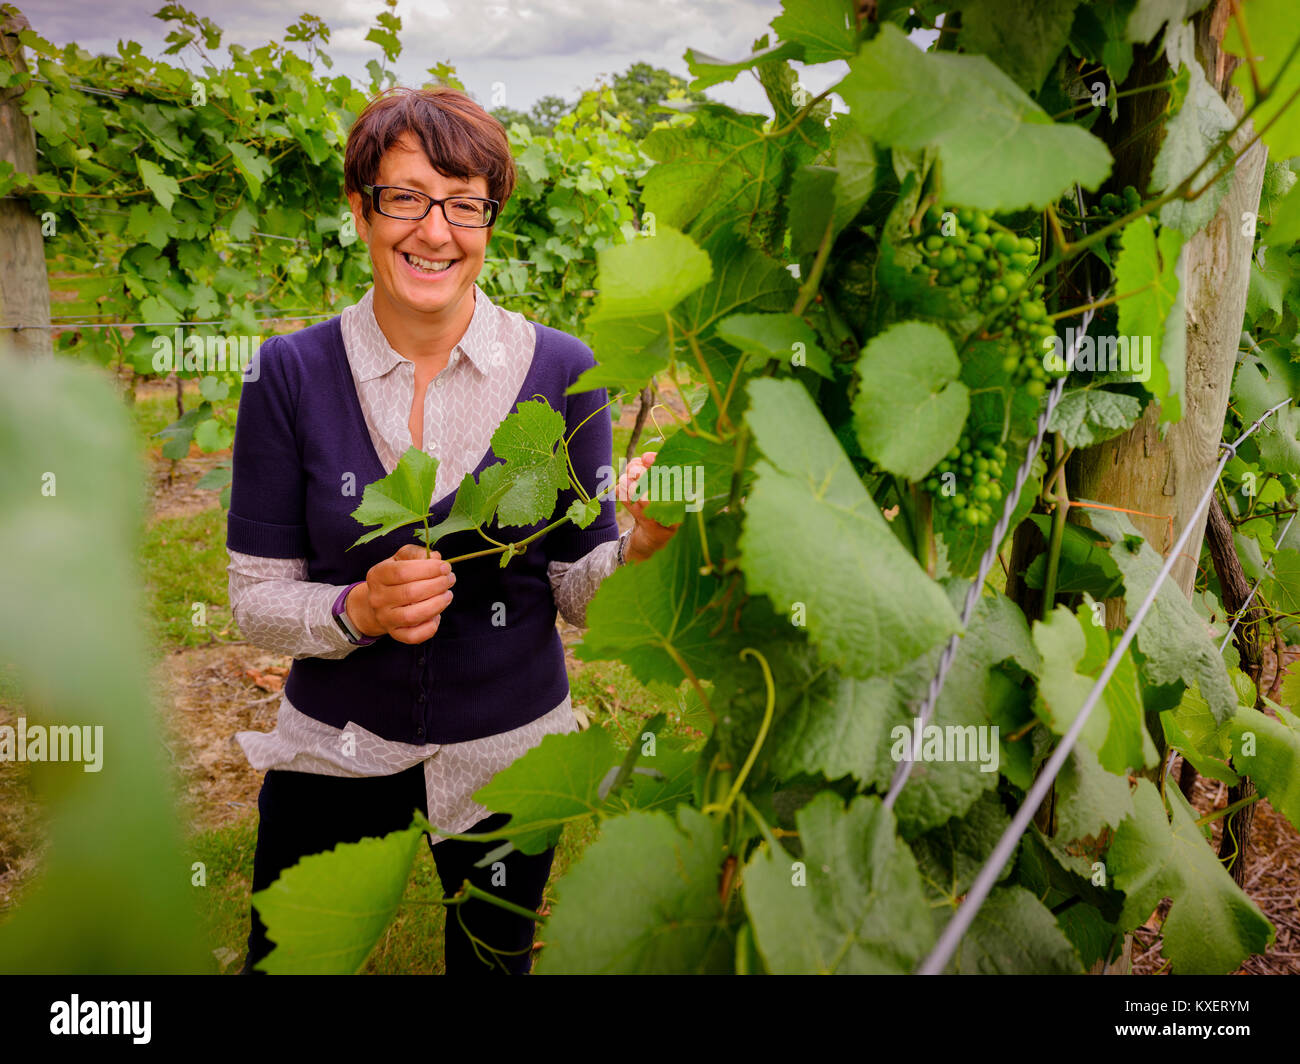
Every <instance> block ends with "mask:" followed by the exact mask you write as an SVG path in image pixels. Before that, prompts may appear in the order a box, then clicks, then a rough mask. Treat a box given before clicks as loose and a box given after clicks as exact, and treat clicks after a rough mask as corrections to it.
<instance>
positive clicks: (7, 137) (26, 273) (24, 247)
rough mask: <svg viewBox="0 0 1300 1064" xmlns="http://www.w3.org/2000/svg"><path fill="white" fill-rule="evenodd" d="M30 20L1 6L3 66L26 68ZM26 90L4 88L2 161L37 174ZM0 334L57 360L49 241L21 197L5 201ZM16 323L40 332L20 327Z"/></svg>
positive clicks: (14, 347)
mask: <svg viewBox="0 0 1300 1064" xmlns="http://www.w3.org/2000/svg"><path fill="white" fill-rule="evenodd" d="M28 28H29V24H28V22H27V19H26V18H24V17H23V15H22V14H21V13H20V12H18V11H17V10H15V9H14V8H0V50H3V53H4V55H3V57H0V62H3V63H5V64H14V65H15V66H17V67H18V68H19V69H20V70H25V69H26V63H25V61H24V60H23V52H22V45H21V44H20V43H19V41H18V34H19V32H20V31H22V30H25V29H28ZM20 96H21V92H20V90H18V89H16V88H14V87H12V86H10V87H8V88H4V89H0V162H7V163H11V164H12V165H13V167H14V168H15V169H16V170H18V171H20V172H22V173H29V174H30V173H35V172H36V138H35V136H34V135H33V133H32V127H31V123H30V122H28V120H27V116H26V115H25V114H23V112H22V108H21V107H20V106H19V97H20ZM0 323H3V328H0V335H3V337H4V341H5V344H6V346H7V347H8V349H9V351H10V352H11V353H12V354H14V355H17V356H19V357H20V358H41V357H46V358H52V357H53V355H54V347H53V343H52V341H51V338H50V329H49V324H50V282H49V277H48V275H47V274H46V272H45V239H44V237H43V236H42V235H41V223H40V220H39V219H38V218H37V217H36V216H35V215H34V214H32V212H31V210H30V209H29V208H28V206H27V204H26V203H24V202H23V201H22V200H21V199H16V198H8V197H5V198H0ZM15 325H30V326H38V328H24V329H15V328H13V326H15Z"/></svg>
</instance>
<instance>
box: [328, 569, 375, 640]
mask: <svg viewBox="0 0 1300 1064" xmlns="http://www.w3.org/2000/svg"><path fill="white" fill-rule="evenodd" d="M364 583H365V581H364V580H357V581H354V582H353V583H351V584H348V586H347V587H345V588H344V589H343V590H342V591H341V592H339V597H338V598H336V599H335V600H334V609H333V613H334V617H335V618H336V623H337V624H338V625H339V627H340V628H342V629H343V630H344V632H345V634H347V636H348V639H349V640H350V641H351V642H353V643H355V644H356V645H357V646H362V647H363V646H367V645H369V644H370V643H374V642H376V641H378V639H379V636H377V635H362V634H361V632H359V631H358V632H357V636H358V637H359V638H357V639H353V638H352V635H351V634H350V633H348V632H347V622H346V621H345V620H344V616H345V614H346V613H347V610H346V608H345V606H344V603H345V602H347V598H348V593H349V592H350V591H351V590H352V589H353V588H354V587H356V586H357V584H364Z"/></svg>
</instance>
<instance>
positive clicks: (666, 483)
mask: <svg viewBox="0 0 1300 1064" xmlns="http://www.w3.org/2000/svg"><path fill="white" fill-rule="evenodd" d="M735 462H736V449H735V447H733V446H731V445H730V444H725V443H714V442H712V441H711V440H706V439H704V438H703V437H700V436H688V435H686V433H684V432H675V433H673V435H672V436H670V437H669V438H668V442H667V443H665V444H664V445H663V447H662V448H661V449H660V450H659V451H657V452H656V454H655V460H654V465H652V466H651V467H650V471H649V472H648V473H647V474H644V475H643V476H642V478H641V481H638V484H640V483H643V482H644V481H646V480H647V479H649V481H650V485H651V487H652V488H654V489H655V491H656V495H657V497H655V498H651V500H650V502H648V503H647V504H646V508H645V511H644V513H645V515H646V516H647V517H649V518H650V519H651V520H654V521H658V522H659V523H660V524H664V525H675V524H677V523H679V522H681V521H683V520H685V519H686V516H687V514H693V513H695V512H697V511H700V510H702V511H703V512H704V517H705V520H707V519H708V518H710V517H712V516H713V515H714V514H715V513H717V512H718V511H719V510H721V509H722V508H723V507H724V506H726V505H727V500H728V499H729V498H730V496H731V473H732V469H733V467H734V466H735ZM656 469H658V470H659V472H658V473H655V472H654V470H656ZM749 479H750V477H749V473H748V470H746V475H745V477H744V478H742V482H741V483H742V494H743V486H744V484H746V483H748V481H749ZM664 495H667V496H668V497H667V498H664V497H663V496H664ZM692 520H694V518H692Z"/></svg>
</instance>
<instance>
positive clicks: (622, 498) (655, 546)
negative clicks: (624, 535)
mask: <svg viewBox="0 0 1300 1064" xmlns="http://www.w3.org/2000/svg"><path fill="white" fill-rule="evenodd" d="M657 453H658V452H656V451H646V452H645V453H644V454H642V455H639V456H638V457H636V458H633V459H632V461H630V462H628V464H627V469H626V470H624V472H623V475H622V476H620V477H619V478H618V488H617V498H618V501H619V502H621V503H622V504H623V505H624V506H626V507H627V512H628V513H630V514H631V515H632V519H633V520H634V521H636V527H635V528H633V529H632V534H631V536H629V537H628V541H627V550H626V551H625V557H626V558H627V560H628V561H632V562H641V561H645V560H646V559H647V558H649V557H650V556H651V555H652V554H654V552H655V551H657V550H659V548H660V547H663V546H664V545H665V544H667V542H668V541H669V540H670V539H672V538H673V533H674V532H676V531H677V529H678V528H680V527H681V525H680V524H676V525H661V524H660V523H659V522H658V521H656V520H654V519H653V518H650V517H647V516H646V515H645V508H646V503H647V502H648V501H649V500H647V499H644V498H638V499H636V500H635V501H633V499H632V492H633V489H634V486H635V485H636V482H637V481H638V480H640V479H641V476H642V474H643V473H645V471H646V469H648V468H649V467H650V466H652V465H653V464H654V460H655V455H656V454H657Z"/></svg>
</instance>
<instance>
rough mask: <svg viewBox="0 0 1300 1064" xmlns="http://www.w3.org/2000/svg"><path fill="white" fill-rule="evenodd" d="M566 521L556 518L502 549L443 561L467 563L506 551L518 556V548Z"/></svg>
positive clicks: (498, 548)
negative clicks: (473, 559)
mask: <svg viewBox="0 0 1300 1064" xmlns="http://www.w3.org/2000/svg"><path fill="white" fill-rule="evenodd" d="M568 519H569V518H568V515H567V514H566V515H565V516H564V517H561V518H558V519H557V520H555V521H552V522H551V523H550V524H549V525H547V526H546V527H545V528H539V529H538V530H537V531H536V532H534V533H533V534H532V535H531V536H529V537H528V538H527V539H521V540H519V541H518V542H517V543H507V544H506V545H505V546H504V547H489V548H488V549H487V550H476V551H471V552H470V553H469V554H458V555H457V556H456V557H454V558H444V559H443V561H445V562H448V563H451V562H463V561H468V560H469V559H470V558H485V557H487V556H488V555H489V554H500V553H501V552H502V551H503V550H508V551H510V552H511V553H512V554H518V553H519V550H518V548H519V547H526V546H527V545H528V544H529V543H531V542H532V541H533V540H535V539H537V538H539V537H541V536H544V535H546V533H547V532H549V531H550V530H551V529H553V528H554V527H555V526H556V525H562V524H564V522H565V521H567V520H568Z"/></svg>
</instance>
